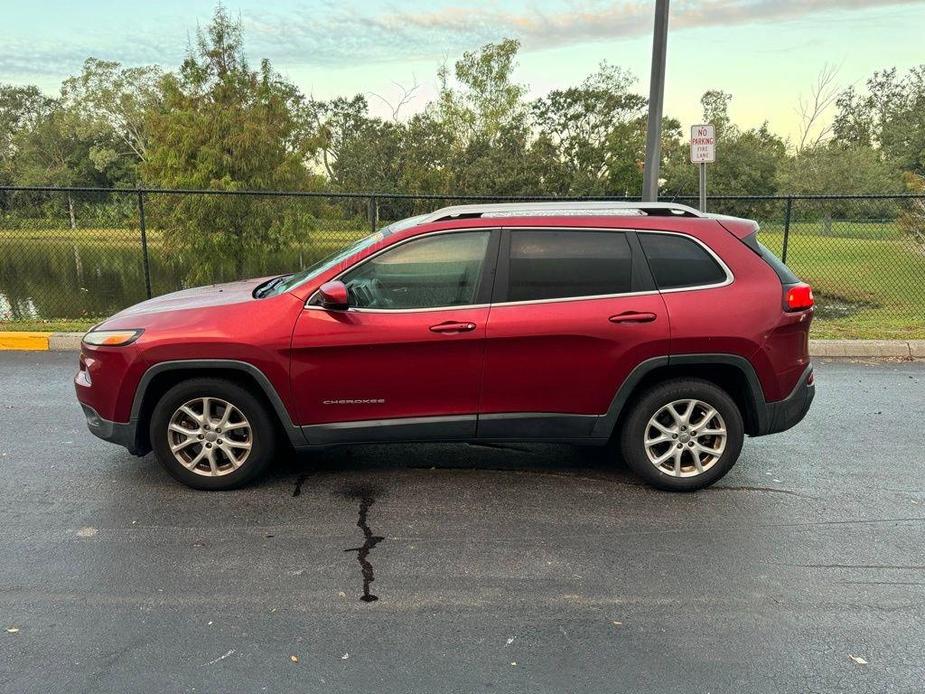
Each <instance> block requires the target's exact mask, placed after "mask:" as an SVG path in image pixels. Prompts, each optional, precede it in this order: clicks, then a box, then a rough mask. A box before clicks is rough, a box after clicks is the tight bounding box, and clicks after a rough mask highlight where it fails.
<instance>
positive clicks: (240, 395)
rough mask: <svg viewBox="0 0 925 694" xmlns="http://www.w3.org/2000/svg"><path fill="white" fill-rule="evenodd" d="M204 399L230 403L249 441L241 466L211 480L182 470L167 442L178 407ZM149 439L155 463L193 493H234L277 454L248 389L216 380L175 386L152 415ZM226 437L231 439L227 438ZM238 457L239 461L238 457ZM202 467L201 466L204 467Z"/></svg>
mask: <svg viewBox="0 0 925 694" xmlns="http://www.w3.org/2000/svg"><path fill="white" fill-rule="evenodd" d="M204 397H208V398H218V399H221V400H224V401H225V402H228V403H231V404H232V405H233V406H234V408H236V409H237V410H239V411H240V413H241V415H243V417H244V418H245V419H246V420H247V422H248V423H249V424H250V435H249V437H248V441H249V443H250V446H251V447H250V450H249V452H248V453H247V455H246V458H245V459H244V462H242V463H241V464H240V467H238V468H237V469H234V470H231V471H229V472H227V473H225V474H222V475H218V476H214V477H211V476H205V475H202V474H198V473H196V472H193V471H192V470H191V469H189V468H187V467H184V465H182V464H181V463H180V461H178V460H177V458H176V457H174V454H173V453H172V452H171V450H170V442H169V440H168V426H169V424H170V420H171V417H172V416H173V414H174V413H175V412H176V411H177V410H178V409H179V408H180V406H181V405H184V404H185V403H188V402H190V401H193V400H195V399H197V398H204ZM213 430H214V427H213ZM150 435H151V447H152V448H153V449H154V453H155V455H156V456H157V459H158V462H160V464H161V465H163V466H164V468H165V469H166V470H167V472H168V473H170V475H171V476H172V477H174V478H175V479H177V480H179V481H180V482H183V484H185V485H187V486H189V487H193V488H194V489H205V490H222V489H235V488H237V487H240V486H242V485H244V484H247V483H248V482H250V481H251V480H253V479H255V478H256V477H257V476H258V475H259V474H260V473H261V472H263V471H264V470H265V469H266V467H267V465H269V464H270V461H272V460H273V457H274V455H275V452H276V430H275V428H274V426H273V421H272V420H271V419H270V415H269V413H268V411H267V408H266V406H265V405H264V404H263V403H262V402H261V401H260V400H259V399H258V398H257V397H255V396H254V395H253V394H252V393H251V392H250V391H249V390H248V389H246V388H243V387H242V386H240V385H237V384H235V383H232V382H231V381H226V380H224V379H219V378H195V379H190V380H188V381H183V382H182V383H178V384H177V385H175V386H173V387H172V388H171V389H170V390H168V391H167V392H166V393H164V395H163V396H162V397H161V399H160V400H159V401H158V403H157V405H155V407H154V412H153V413H152V414H151V422H150ZM226 437H227V438H230V437H229V436H228V435H227V434H226ZM216 443H217V442H216ZM201 445H204V444H198V443H194V444H192V445H191V446H190V449H191V451H192V453H188V455H190V456H191V457H192V454H193V453H195V452H197V451H198V450H201V449H200V448H199V446H201ZM217 455H218V454H217ZM237 455H238V457H241V455H240V453H238V454H237ZM223 456H224V454H223V453H222V454H220V460H221V461H223V462H224V463H225V464H226V465H229V466H230V460H229V459H228V458H227V457H223ZM205 464H206V463H205V462H204V463H203V465H205Z"/></svg>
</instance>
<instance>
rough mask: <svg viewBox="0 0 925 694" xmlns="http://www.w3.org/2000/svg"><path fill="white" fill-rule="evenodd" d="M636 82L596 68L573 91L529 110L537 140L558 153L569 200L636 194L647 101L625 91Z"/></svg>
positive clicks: (552, 95) (560, 93) (605, 66)
mask: <svg viewBox="0 0 925 694" xmlns="http://www.w3.org/2000/svg"><path fill="white" fill-rule="evenodd" d="M635 81H636V80H635V78H634V77H633V75H631V74H630V73H629V72H626V71H624V70H622V69H620V68H618V67H616V66H613V65H608V64H607V63H601V65H600V67H599V68H598V70H597V71H596V72H595V73H594V74H592V75H589V76H588V77H586V78H585V79H584V80H583V81H582V82H581V84H579V85H578V86H577V87H569V88H567V89H555V90H553V91H551V92H550V93H549V94H548V95H547V96H545V97H543V98H541V99H538V100H536V101H535V102H534V103H533V106H532V110H533V114H534V117H535V119H536V123H537V126H538V128H539V131H540V133H541V134H543V135H546V136H548V138H549V141H550V142H551V143H552V144H553V145H554V146H555V147H556V148H557V150H558V151H557V156H558V158H559V159H560V161H561V162H562V173H563V174H564V176H565V177H566V178H567V179H568V188H567V192H568V193H569V194H571V195H605V194H607V193H610V192H616V191H619V192H623V193H626V192H628V190H629V189H633V190H635V189H637V188H638V187H639V186H638V181H637V180H636V179H639V180H640V181H641V175H640V171H639V166H638V157H639V149H640V144H641V143H642V144H643V146H644V109H645V106H646V99H645V97H643V96H640V95H638V94H633V93H631V92H630V91H629V89H630V87H631V86H632V85H633V84H634V83H635Z"/></svg>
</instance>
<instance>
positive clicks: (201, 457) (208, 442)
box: [167, 397, 254, 477]
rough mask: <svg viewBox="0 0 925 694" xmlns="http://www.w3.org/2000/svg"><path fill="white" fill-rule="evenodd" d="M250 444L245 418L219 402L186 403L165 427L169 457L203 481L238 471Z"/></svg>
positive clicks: (227, 403) (248, 425) (235, 409)
mask: <svg viewBox="0 0 925 694" xmlns="http://www.w3.org/2000/svg"><path fill="white" fill-rule="evenodd" d="M253 442H254V435H253V430H252V429H251V425H250V422H249V421H248V420H247V417H245V416H244V413H243V412H241V410H239V409H238V408H237V407H235V406H234V405H233V404H231V403H230V402H228V401H227V400H222V399H221V398H213V397H202V398H195V399H193V400H189V401H187V402H185V403H183V404H182V405H180V406H179V407H178V408H177V409H176V410H175V411H174V413H173V415H171V417H170V423H169V424H168V425H167V445H168V446H170V452H171V453H172V454H173V457H174V458H175V459H176V461H177V462H178V463H180V465H182V466H183V467H184V468H186V469H187V470H189V471H190V472H193V473H195V474H197V475H202V476H204V477H221V476H223V475H228V474H231V473H232V472H234V471H235V470H237V469H238V468H240V467H241V466H242V465H243V464H244V463H245V462H246V461H247V458H248V456H249V455H250V452H251V448H252V446H253Z"/></svg>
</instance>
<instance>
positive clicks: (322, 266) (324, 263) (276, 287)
mask: <svg viewBox="0 0 925 694" xmlns="http://www.w3.org/2000/svg"><path fill="white" fill-rule="evenodd" d="M386 233H387V232H386V229H382V230H380V231H377V232H376V233H375V234H370V235H369V236H366V237H364V238H362V239H360V240H359V241H357V242H356V243H354V244H352V245H350V246H348V247H347V248H345V249H343V250H341V251H337V252H336V253H334V254H333V255H329V256H328V257H327V258H324V259H323V260H319V261H318V262H317V263H315V264H314V265H311V266H309V267H307V268H305V269H304V270H301V271H300V272H297V273H295V274H294V275H289V276H287V277H283V278H280V281H279V282H276V283H274V284H273V286H272V288H271V289H270V291H268V292H267V293H265V294H262V295H261V296H262V297H266V296H276V295H278V294H282V293H283V292H288V291H289V290H290V289H295V288H296V287H298V286H299V285H301V284H303V283H305V282H307V281H308V280H310V279H312V278H313V277H317V276H318V275H320V274H321V273H323V272H325V271H326V270H329V269H331V268H332V267H334V266H335V265H337V264H338V263H341V262H343V261H344V260H346V259H347V258H349V257H350V256H352V255H353V254H354V253H357V252H359V251H362V250H363V249H364V248H369V247H370V246H372V245H373V244H374V243H378V242H379V241H381V240H382V239H383V238H385V235H386Z"/></svg>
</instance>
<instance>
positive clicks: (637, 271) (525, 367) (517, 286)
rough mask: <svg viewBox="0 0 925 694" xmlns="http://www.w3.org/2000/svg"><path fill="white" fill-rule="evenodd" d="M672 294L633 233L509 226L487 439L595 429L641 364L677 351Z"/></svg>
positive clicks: (485, 411) (486, 410) (490, 334)
mask: <svg viewBox="0 0 925 694" xmlns="http://www.w3.org/2000/svg"><path fill="white" fill-rule="evenodd" d="M668 340H669V326H668V316H667V312H666V309H665V304H664V301H663V300H662V297H661V296H660V295H659V293H658V292H657V291H656V290H655V287H654V284H653V282H652V278H651V275H650V274H649V271H648V268H647V267H646V265H645V260H644V258H643V256H642V252H641V249H640V248H639V244H638V241H637V239H636V237H635V234H634V233H633V232H631V231H620V230H607V229H555V228H511V229H505V230H504V232H503V236H502V242H501V255H500V257H499V266H498V277H497V280H496V282H495V295H494V297H493V302H492V309H491V314H490V315H489V318H488V327H487V331H486V352H485V376H484V385H483V387H482V397H481V402H480V406H479V428H478V433H479V436H480V437H488V438H504V437H512V438H517V437H529V438H560V437H583V436H588V435H590V433H591V429H592V427H593V425H594V423H595V421H596V419H597V416H598V415H601V414H604V413H605V412H606V411H607V409H608V407H609V405H610V403H611V400H612V399H613V396H614V394H615V393H616V391H617V389H618V387H619V386H620V385H621V384H622V383H623V381H624V380H625V379H626V376H627V375H628V374H629V373H630V371H632V370H633V368H634V367H635V366H636V365H638V364H639V363H640V362H642V361H644V360H645V359H648V358H650V357H653V356H664V355H666V354H668Z"/></svg>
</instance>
